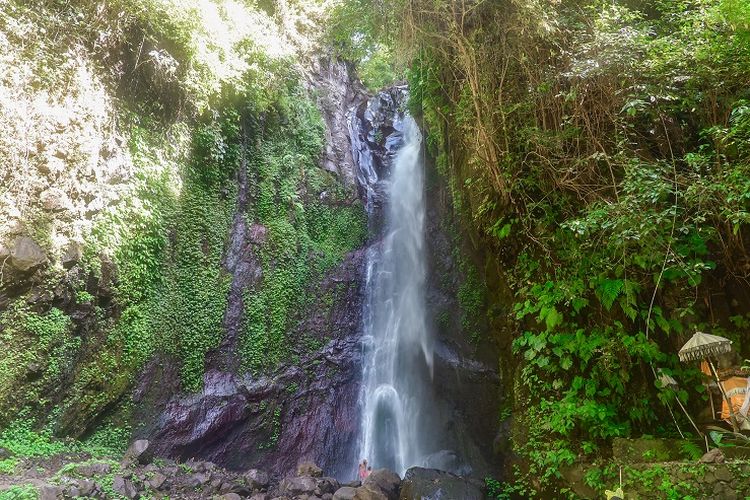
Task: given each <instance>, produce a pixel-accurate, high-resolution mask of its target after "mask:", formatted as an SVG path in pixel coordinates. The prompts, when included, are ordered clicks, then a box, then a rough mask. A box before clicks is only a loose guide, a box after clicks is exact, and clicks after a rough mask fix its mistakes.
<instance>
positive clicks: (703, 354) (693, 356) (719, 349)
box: [678, 332, 739, 432]
mask: <svg viewBox="0 0 750 500" xmlns="http://www.w3.org/2000/svg"><path fill="white" fill-rule="evenodd" d="M731 350H732V341H731V340H729V339H727V338H724V337H720V336H718V335H710V334H708V333H703V332H695V334H694V335H693V336H692V337H690V340H688V341H687V342H686V343H685V345H684V346H682V349H680V352H679V353H678V356H679V357H680V361H682V362H683V363H686V362H688V361H700V360H702V359H705V360H706V361H708V366H710V367H711V373H713V375H714V378H715V379H716V385H718V386H719V391H721V395H722V396H723V397H724V401H726V403H727V406H728V407H729V420H730V421H731V423H732V428H733V429H734V432H739V426H738V425H737V418H736V417H735V415H734V408H732V402H731V401H730V400H729V397H728V396H727V393H726V392H725V391H724V387H723V386H722V385H721V380H720V379H719V374H718V373H716V367H715V366H714V363H713V361H711V356H718V355H719V354H726V353H728V352H729V351H731Z"/></svg>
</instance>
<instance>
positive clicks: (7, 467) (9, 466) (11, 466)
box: [0, 458, 20, 474]
mask: <svg viewBox="0 0 750 500" xmlns="http://www.w3.org/2000/svg"><path fill="white" fill-rule="evenodd" d="M19 463H20V460H19V459H17V458H6V459H4V460H0V474H13V473H14V472H15V470H16V467H17V466H18V464H19Z"/></svg>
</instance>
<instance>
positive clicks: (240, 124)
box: [0, 0, 366, 472]
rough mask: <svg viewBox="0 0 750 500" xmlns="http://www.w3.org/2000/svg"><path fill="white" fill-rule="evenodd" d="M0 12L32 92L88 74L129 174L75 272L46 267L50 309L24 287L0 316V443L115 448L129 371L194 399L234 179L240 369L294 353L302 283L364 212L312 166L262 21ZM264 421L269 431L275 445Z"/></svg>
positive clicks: (312, 137)
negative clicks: (254, 256) (245, 249)
mask: <svg viewBox="0 0 750 500" xmlns="http://www.w3.org/2000/svg"><path fill="white" fill-rule="evenodd" d="M303 7H304V5H303V6H297V8H298V9H303ZM1 9H2V10H1V11H0V14H2V17H0V21H1V22H2V27H3V29H4V31H6V32H7V33H8V34H9V36H11V37H19V38H18V40H17V41H18V42H19V43H20V40H21V38H20V37H22V35H23V33H28V32H29V30H31V31H33V33H34V34H33V35H31V36H28V39H25V40H23V45H24V46H25V47H26V49H25V51H23V52H22V53H20V54H19V55H17V56H16V57H17V58H18V60H17V61H15V64H17V65H18V66H19V67H24V68H26V67H28V68H29V71H32V72H33V71H38V72H39V74H40V75H43V77H42V78H41V79H40V80H39V81H38V82H37V83H36V84H37V85H38V86H39V87H40V88H41V89H43V90H44V91H46V92H49V93H51V94H52V95H54V96H57V94H58V93H59V92H60V90H58V89H65V88H69V87H71V86H72V87H73V88H74V89H75V86H76V85H80V83H79V82H78V81H77V80H76V78H77V77H78V76H76V74H75V64H74V62H71V61H80V60H85V62H86V64H89V65H91V66H94V67H95V71H93V72H92V75H93V76H90V78H95V79H97V80H96V82H95V84H96V85H101V87H102V89H103V90H102V91H103V92H104V91H106V92H111V94H112V102H113V105H112V109H111V110H109V111H111V112H112V113H113V114H114V116H112V117H111V118H110V119H111V123H112V125H111V126H112V127H113V128H115V129H116V130H117V133H118V134H119V135H118V140H119V138H120V137H122V138H123V139H124V140H125V141H126V142H125V144H124V145H123V149H124V151H123V154H126V155H128V158H129V159H130V161H132V168H133V171H134V175H133V176H132V178H130V179H128V186H127V189H126V191H125V192H124V194H123V195H122V196H121V200H122V201H121V202H120V203H117V204H113V205H112V206H111V207H109V208H108V209H106V210H104V211H102V212H101V213H98V214H97V215H96V217H95V218H94V220H93V228H92V229H91V231H90V234H88V233H87V234H84V235H83V236H84V242H85V244H84V245H83V248H82V254H83V258H82V260H81V262H80V264H79V266H77V267H76V268H75V269H74V270H73V271H72V272H70V273H66V272H65V270H64V269H62V267H61V266H59V265H57V266H54V267H53V268H50V269H47V270H46V274H45V275H44V280H45V282H44V284H43V288H46V289H49V290H54V291H55V294H56V295H55V298H54V300H55V305H54V306H51V304H50V299H47V298H45V300H42V301H40V300H36V299H34V297H35V295H34V294H35V293H36V291H35V289H32V290H30V291H29V292H28V293H26V294H25V295H22V296H19V297H17V298H14V300H13V301H11V303H10V304H9V306H8V307H7V308H4V309H3V310H2V311H0V331H1V332H2V333H1V334H0V335H2V339H3V344H4V345H8V346H12V349H11V350H10V353H11V354H10V355H9V356H4V357H3V359H2V360H1V361H0V369H1V370H0V371H2V374H0V429H5V431H4V434H2V436H0V446H2V447H6V448H8V449H9V450H10V451H11V452H12V453H13V454H14V455H15V456H16V457H24V456H38V455H39V452H38V451H37V444H40V443H41V444H40V446H41V448H39V449H41V450H42V451H43V452H44V453H46V451H45V450H46V448H45V446H47V444H45V443H53V442H52V441H50V440H51V437H52V435H53V434H55V435H58V436H70V435H72V436H74V437H81V436H84V435H85V436H86V441H85V442H86V443H89V444H87V445H86V446H89V448H85V449H84V448H82V446H83V445H79V444H75V443H73V444H71V445H70V446H68V445H63V444H60V446H61V448H59V449H57V448H55V449H54V450H52V451H50V453H62V452H68V451H87V452H88V450H89V449H92V450H97V449H99V448H96V447H97V446H99V447H100V448H101V447H106V446H110V447H113V448H106V449H115V448H116V449H119V450H120V452H121V451H122V450H121V449H120V448H122V444H123V443H124V442H126V441H127V439H128V438H129V436H130V430H131V425H132V424H133V422H131V421H130V414H131V412H132V410H133V403H132V402H131V401H130V392H129V391H130V389H131V388H132V386H133V383H134V382H135V381H136V380H137V377H138V375H139V374H140V373H141V371H142V369H143V368H144V366H145V365H146V363H147V362H148V361H149V360H152V359H154V358H155V357H159V358H160V359H161V360H164V362H170V363H176V364H177V365H178V366H179V371H180V383H181V384H180V386H181V389H182V390H183V391H185V392H195V391H198V390H200V389H201V387H202V384H203V373H204V369H205V364H206V355H207V353H208V352H209V351H210V350H212V349H215V348H217V347H218V346H219V344H220V343H221V341H222V339H223V338H224V333H225V331H224V325H223V319H224V315H225V312H226V310H227V296H228V292H229V287H230V283H231V280H232V276H231V275H230V274H229V273H228V272H227V270H226V268H225V263H224V258H225V255H226V251H227V247H228V241H229V238H230V234H231V232H232V221H233V218H234V214H235V212H237V210H238V177H239V170H240V169H245V171H246V172H245V173H246V175H247V179H248V191H249V193H248V196H249V199H250V201H249V203H248V206H247V207H246V208H245V210H244V213H243V214H242V216H243V217H244V218H245V220H246V221H247V223H248V225H250V226H252V225H260V226H261V227H263V228H264V231H265V232H266V234H267V242H265V243H264V244H263V245H261V246H259V248H258V249H257V251H258V253H259V255H258V257H259V261H260V262H261V266H262V270H261V271H262V273H261V279H260V281H259V282H258V283H256V284H255V286H254V287H253V288H248V289H247V290H245V291H244V298H245V317H244V326H243V329H242V330H243V331H242V335H241V339H240V344H241V345H240V346H239V356H240V357H241V361H242V367H243V368H244V369H247V370H251V371H253V372H256V373H257V372H258V371H261V370H263V371H272V370H273V369H275V368H276V367H277V365H278V363H279V362H280V361H283V360H285V359H287V357H288V356H289V349H290V347H291V346H292V345H294V344H296V343H297V342H302V340H303V339H297V338H293V337H292V336H290V334H289V332H290V330H291V328H292V327H293V326H294V325H295V321H296V320H297V319H298V318H299V316H300V315H302V314H304V309H305V307H307V306H308V305H309V304H310V301H309V297H312V295H310V294H312V293H314V287H315V284H316V283H318V282H319V281H320V280H321V279H323V278H324V277H325V274H326V273H327V272H328V271H330V270H331V269H333V268H334V267H335V266H336V265H338V264H339V263H340V262H341V260H342V259H343V258H344V256H345V255H346V254H347V253H348V252H349V251H351V250H353V249H354V248H357V247H358V246H360V245H361V244H362V243H363V241H364V237H365V231H366V226H365V215H364V210H363V207H362V205H361V203H359V202H357V201H356V197H355V196H354V195H353V193H352V192H351V191H350V187H349V188H346V187H344V186H343V185H342V184H341V183H340V181H339V180H337V179H336V178H335V177H334V176H333V175H332V174H330V173H327V172H324V171H323V170H322V169H321V168H320V167H319V159H320V155H321V151H322V147H323V133H324V132H323V122H322V119H321V116H320V112H319V110H318V109H317V107H316V106H315V104H314V101H313V98H314V97H315V96H313V95H312V94H311V92H310V91H309V90H308V89H306V88H304V87H303V85H302V75H301V74H300V73H299V70H298V69H297V68H296V67H295V65H296V57H297V55H296V54H295V53H294V52H293V51H292V50H291V43H290V42H289V41H286V40H285V39H284V36H287V35H289V34H288V33H284V32H282V30H281V29H280V28H279V26H278V25H277V20H275V19H274V18H272V17H271V16H269V15H268V14H267V13H265V12H264V11H263V10H262V9H257V8H255V7H254V6H252V5H245V4H237V3H235V2H231V1H226V2H214V3H210V4H208V3H207V4H200V5H199V4H197V3H196V4H192V3H184V2H173V1H171V0H148V1H141V0H122V1H117V2H107V3H100V2H75V3H74V5H70V4H69V2H66V1H57V0H49V1H45V2H41V3H40V4H39V5H38V9H36V8H35V9H31V8H29V7H28V6H27V5H25V4H24V2H11V3H10V4H8V5H5V6H3V7H2V8H1ZM290 15H291V14H290ZM303 17H304V15H303ZM32 28H33V29H32ZM310 36H312V34H310ZM144 54H145V56H144ZM76 58H78V59H76ZM71 68H73V69H71ZM60 98H64V95H63V94H61V95H60ZM81 119H82V120H83V118H81ZM97 132H98V131H97ZM81 182H87V179H82V180H81ZM65 222H67V221H65ZM58 226H59V224H58ZM52 227H54V224H52V222H51V221H50V220H47V219H44V218H42V219H39V220H38V221H37V222H36V223H35V224H34V225H33V227H32V228H31V229H33V231H34V232H33V234H32V236H33V237H34V239H35V240H36V241H38V242H40V243H45V242H50V243H49V244H47V243H45V245H44V247H45V249H47V250H48V251H50V252H52V251H53V247H52V243H51V232H52V229H51V228H52ZM37 233H38V234H37ZM61 283H62V284H61ZM61 290H62V291H61ZM50 297H51V295H50ZM57 388H61V390H57ZM278 411H280V410H278V409H277V410H276V413H275V414H274V422H272V423H270V424H269V425H271V426H272V427H273V432H274V436H275V438H274V439H276V440H278V433H279V425H278V422H277V421H278V420H279V417H280V415H279V414H278ZM114 437H117V439H116V440H115V441H116V443H115V442H113V440H114ZM24 443H26V444H24ZM42 445H43V446H42ZM53 445H54V446H57V445H56V444H54V443H53V444H50V446H53ZM102 449H104V448H102ZM91 453H94V452H93V451H92V452H91ZM11 460H17V459H16V458H14V459H11ZM0 467H1V468H2V470H3V471H5V472H8V471H9V470H10V469H12V468H13V467H15V462H12V463H11V462H7V463H6V462H3V463H2V464H0Z"/></svg>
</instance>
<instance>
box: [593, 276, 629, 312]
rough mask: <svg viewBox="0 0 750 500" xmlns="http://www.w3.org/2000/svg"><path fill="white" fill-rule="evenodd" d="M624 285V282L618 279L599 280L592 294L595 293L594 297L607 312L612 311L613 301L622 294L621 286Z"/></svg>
mask: <svg viewBox="0 0 750 500" xmlns="http://www.w3.org/2000/svg"><path fill="white" fill-rule="evenodd" d="M624 283H625V281H624V280H620V279H617V280H610V279H605V280H601V281H600V282H599V284H598V285H597V286H596V289H595V290H594V292H595V293H596V296H597V298H598V299H599V301H600V302H601V303H602V305H603V306H604V307H605V308H606V309H607V311H609V310H610V309H612V304H614V302H615V299H617V297H618V296H619V295H620V293H621V292H622V286H623V284H624Z"/></svg>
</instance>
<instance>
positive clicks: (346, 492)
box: [333, 486, 357, 500]
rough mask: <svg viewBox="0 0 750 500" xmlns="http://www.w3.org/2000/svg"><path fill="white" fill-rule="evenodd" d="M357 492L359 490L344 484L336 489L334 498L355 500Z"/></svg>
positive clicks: (335, 499) (334, 499)
mask: <svg viewBox="0 0 750 500" xmlns="http://www.w3.org/2000/svg"><path fill="white" fill-rule="evenodd" d="M356 493H357V490H356V489H355V488H352V487H351V486H344V487H343V488H339V489H338V490H336V492H335V493H334V494H333V500H354V495H356Z"/></svg>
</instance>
